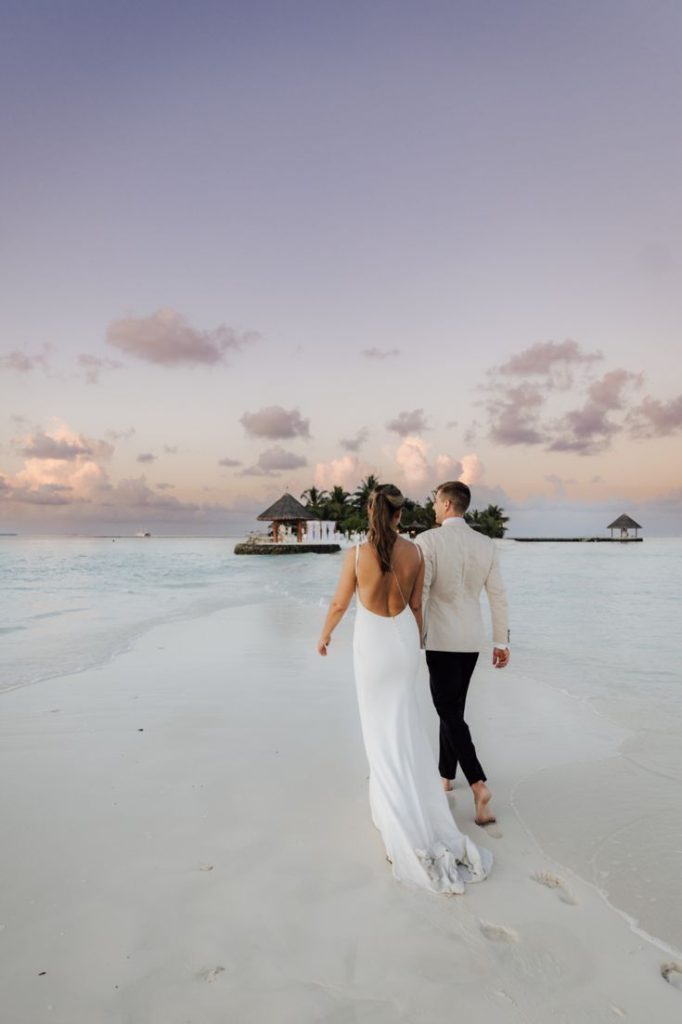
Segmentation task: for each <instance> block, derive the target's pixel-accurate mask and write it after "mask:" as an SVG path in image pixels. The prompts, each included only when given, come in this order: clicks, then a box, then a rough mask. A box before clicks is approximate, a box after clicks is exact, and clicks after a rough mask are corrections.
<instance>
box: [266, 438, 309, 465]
mask: <svg viewBox="0 0 682 1024" xmlns="http://www.w3.org/2000/svg"><path fill="white" fill-rule="evenodd" d="M258 465H259V466H260V468H261V469H266V470H279V469H299V468H300V467H301V466H307V465H308V460H307V459H306V458H304V456H303V455H297V454H296V453H295V452H288V451H286V450H285V449H284V448H282V446H281V445H279V444H276V445H275V446H274V447H273V448H268V449H267V451H264V452H261V454H260V455H259V457H258Z"/></svg>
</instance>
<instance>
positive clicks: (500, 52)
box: [0, 0, 682, 536]
mask: <svg viewBox="0 0 682 1024" xmlns="http://www.w3.org/2000/svg"><path fill="white" fill-rule="evenodd" d="M681 46H682V6H680V4H679V3H677V2H676V0H670V2H668V0H651V2H649V3H646V4H644V3H642V2H632V0H590V2H582V0H572V2H571V0H569V2H567V3H564V4H551V3H547V2H546V0H542V2H533V0H517V2H515V3H513V4H510V3H508V2H506V0H481V2H478V3H470V2H466V3H465V2H459V0H449V2H443V0H420V2H416V0H415V2H409V3H408V2H403V0H388V2H382V0H376V2H374V0H364V2H357V0H287V2H285V3H282V2H281V0H279V2H265V0H263V2H260V0H239V2H237V0H233V2H230V0H221V2H212V0H197V2H195V3H193V4H186V3H184V2H176V0H166V2H156V0H147V2H145V0H135V2H134V3H133V2H127V0H118V2H117V3H115V4H112V3H110V2H107V3H102V2H99V0H88V2H85V3H84V2H80V0H50V2H48V0H44V2H35V0H20V2H17V0H5V2H4V3H3V32H2V38H1V39H0V130H1V132H2V135H1V138H2V142H3V146H2V149H3V157H2V161H1V162H0V186H1V187H0V217H1V230H0V532H3V531H5V532H19V533H79V532H81V533H82V532H84V533H95V534H98V533H109V532H116V533H129V532H135V531H137V530H150V531H151V532H153V533H156V534H164V533H173V534H178V533H184V534H198V535H201V534H210V535H216V534H217V535H223V534H227V535H232V536H236V535H239V534H240V533H242V532H244V531H245V530H246V529H247V528H249V527H250V526H251V525H252V523H253V520H254V516H255V515H257V514H258V513H259V512H260V511H262V510H263V509H264V508H266V506H267V505H269V504H270V503H271V502H272V501H273V500H275V499H276V498H277V497H279V495H280V494H281V493H283V492H284V491H285V490H289V491H291V492H292V493H293V494H295V495H297V496H298V495H300V494H301V492H302V491H304V490H305V489H306V488H308V487H310V486H311V485H312V484H315V485H316V486H318V487H322V488H329V487H331V486H333V485H334V484H341V485H342V486H344V487H345V488H346V489H347V490H349V491H352V490H353V489H354V488H355V487H356V486H357V484H358V483H359V481H360V480H361V479H363V478H364V477H366V476H367V475H368V474H369V473H374V474H375V475H377V476H378V477H379V478H380V479H381V480H382V481H391V482H394V483H396V484H397V485H398V486H400V487H401V488H402V489H403V490H404V491H405V493H406V494H408V495H409V496H410V497H412V498H415V499H417V500H423V499H424V498H425V497H426V496H427V495H428V494H429V493H430V491H431V490H432V489H433V487H435V486H436V485H437V484H438V483H439V482H442V481H443V480H447V479H463V480H464V481H465V482H467V483H469V484H470V486H471V488H472V493H473V505H474V506H476V507H484V506H485V505H487V504H488V503H489V502H491V501H493V502H495V503H497V504H500V505H502V506H503V507H504V508H505V509H506V511H507V513H508V514H509V516H510V524H509V533H510V535H511V536H514V535H515V534H517V535H519V536H521V535H526V536H528V535H538V536H542V535H545V536H546V535H557V536H560V535H574V534H575V535H583V534H588V535H591V534H599V533H603V532H604V528H605V527H606V525H607V524H608V523H609V522H610V521H611V520H612V519H614V518H615V517H616V516H617V515H619V514H620V513H622V512H628V513H629V514H630V515H632V516H634V518H636V519H637V520H638V521H639V522H640V523H642V525H643V527H644V533H645V536H646V535H647V534H649V535H662V536H670V535H680V534H682V458H681V455H682V443H681V441H682V357H681V356H680V342H681V328H682V188H681V185H680V183H681V182H682V133H680V131H679V126H680V124H681V123H682V65H680V61H679V52H680V48H681Z"/></svg>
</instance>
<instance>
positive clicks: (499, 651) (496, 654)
mask: <svg viewBox="0 0 682 1024" xmlns="http://www.w3.org/2000/svg"><path fill="white" fill-rule="evenodd" d="M509 657H510V655H509V649H508V648H506V647H493V665H494V666H495V668H504V667H505V666H506V665H508V664H509Z"/></svg>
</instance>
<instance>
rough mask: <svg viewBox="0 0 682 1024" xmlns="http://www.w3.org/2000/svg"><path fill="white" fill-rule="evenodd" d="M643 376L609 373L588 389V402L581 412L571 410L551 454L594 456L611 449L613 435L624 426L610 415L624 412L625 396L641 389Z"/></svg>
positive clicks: (555, 440)
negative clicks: (575, 453) (564, 453)
mask: <svg viewBox="0 0 682 1024" xmlns="http://www.w3.org/2000/svg"><path fill="white" fill-rule="evenodd" d="M641 383H642V375H641V374H638V373H631V372H630V371H629V370H622V369H618V370H610V371H609V372H608V373H605V374H604V376H603V377H600V378H599V380H596V381H594V383H593V384H591V385H590V387H589V388H588V392H587V394H588V397H587V401H586V402H585V404H584V405H583V406H581V407H580V408H579V409H572V410H570V411H569V412H567V413H565V415H564V416H563V417H562V418H561V420H559V421H558V423H557V424H556V428H555V429H556V431H557V436H555V438H554V440H553V441H552V443H551V444H550V446H549V450H550V451H559V452H566V451H570V452H577V453H578V454H580V455H595V454H597V453H598V452H601V451H604V450H605V449H606V448H608V447H609V445H610V443H611V438H612V436H613V435H614V434H617V433H619V432H620V431H621V430H622V425H621V424H620V423H619V422H617V421H615V420H613V418H611V417H610V416H609V413H612V412H617V411H620V410H622V409H623V408H624V407H625V404H626V396H627V395H628V393H629V392H630V391H631V390H632V389H636V388H638V387H640V386H641Z"/></svg>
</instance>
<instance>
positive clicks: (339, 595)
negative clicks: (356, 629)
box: [317, 548, 355, 657]
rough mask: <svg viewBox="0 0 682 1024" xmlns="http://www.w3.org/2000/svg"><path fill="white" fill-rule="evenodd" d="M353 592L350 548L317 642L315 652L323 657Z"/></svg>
mask: <svg viewBox="0 0 682 1024" xmlns="http://www.w3.org/2000/svg"><path fill="white" fill-rule="evenodd" d="M354 592H355V550H354V549H353V548H351V549H350V551H348V552H347V554H346V557H345V559H344V562H343V566H342V567H341V575H340V576H339V582H338V585H337V587H336V593H335V594H334V596H333V598H332V600H331V604H330V605H329V611H328V612H327V618H326V619H325V620H324V626H323V627H322V636H321V637H320V639H319V640H318V643H317V653H318V654H321V655H322V656H323V657H326V654H327V647H328V646H329V644H330V643H331V639H332V633H333V632H334V630H335V629H336V627H337V626H338V624H339V622H340V621H341V619H342V618H343V617H344V615H345V614H346V612H347V611H348V605H349V604H350V603H351V600H352V598H353V594H354Z"/></svg>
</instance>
